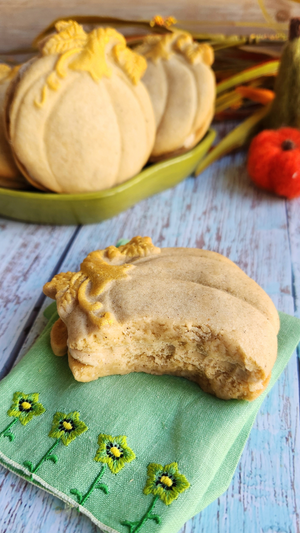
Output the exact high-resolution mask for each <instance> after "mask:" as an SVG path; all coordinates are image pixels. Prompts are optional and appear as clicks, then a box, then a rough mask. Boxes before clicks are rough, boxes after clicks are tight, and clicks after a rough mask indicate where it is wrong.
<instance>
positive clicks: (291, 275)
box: [0, 154, 300, 533]
mask: <svg viewBox="0 0 300 533" xmlns="http://www.w3.org/2000/svg"><path fill="white" fill-rule="evenodd" d="M299 204H300V202H299V201H298V200H296V201H294V202H290V203H288V204H287V205H286V202H285V201H284V200H282V199H279V198H276V197H273V196H271V195H267V194H265V193H263V192H261V191H259V190H257V189H256V188H255V187H254V186H253V185H252V184H251V182H250V181H249V179H248V177H247V175H246V172H245V156H244V154H236V155H234V156H228V157H225V158H223V159H222V160H221V161H220V162H218V163H216V164H214V165H213V166H212V167H210V168H209V169H208V170H207V171H206V172H205V173H203V174H202V175H201V176H199V177H198V178H197V179H193V178H189V179H187V180H186V181H185V182H183V183H181V184H180V185H178V186H177V187H176V188H174V189H172V190H169V191H166V192H164V193H162V194H160V195H157V196H155V197H153V198H150V199H148V200H145V201H143V202H140V203H139V204H138V205H136V206H135V207H133V208H132V209H130V210H128V211H127V212H125V213H122V214H120V215H119V216H118V217H115V218H113V219H111V220H107V221H105V222H103V223H102V224H98V225H91V226H85V227H82V228H80V230H79V231H78V232H77V233H76V234H74V233H73V234H72V231H73V230H70V233H67V232H68V229H67V228H53V232H54V233H53V234H52V239H53V240H52V241H51V242H50V243H49V241H48V242H47V246H46V244H45V247H46V248H47V247H48V249H49V251H46V252H45V253H46V254H48V255H47V257H48V261H50V262H51V261H52V263H51V265H52V266H51V268H52V269H53V264H54V263H55V261H56V260H57V257H58V255H59V252H58V251H55V260H54V259H52V258H51V253H50V252H51V251H52V252H53V251H54V250H53V249H55V248H56V247H57V246H58V241H62V242H64V243H68V244H69V250H68V252H67V253H66V255H65V257H63V256H62V257H61V259H62V260H61V262H60V265H59V270H60V271H66V270H77V269H78V267H79V264H80V262H81V261H82V259H83V258H84V257H85V256H86V255H87V253H89V252H90V251H91V250H93V249H97V248H103V247H105V246H107V245H109V244H112V243H115V242H116V241H117V240H118V239H119V238H121V237H126V238H130V237H132V236H133V235H137V234H140V235H151V236H152V238H153V241H154V242H155V244H157V245H159V246H196V247H201V248H206V249H210V250H215V251H218V252H221V253H223V254H225V255H227V256H228V257H230V259H232V260H233V261H235V262H236V263H237V264H238V265H239V266H241V267H242V268H243V269H244V270H245V271H246V272H247V274H249V275H250V276H251V277H253V278H254V279H255V280H256V281H257V282H258V283H259V284H261V285H262V287H263V288H264V289H265V290H266V291H267V292H268V293H269V294H270V296H271V297H272V299H273V301H274V302H275V304H276V305H277V307H278V309H279V310H282V311H285V312H287V313H290V314H293V311H294V305H296V309H298V303H297V302H299V294H298V291H299V287H300V285H299V283H300V281H299V275H300V260H299V247H300V237H299V235H300V233H299V216H298V212H299ZM44 230H45V231H48V232H49V228H48V229H47V228H45V229H44ZM28 231H31V232H33V233H32V234H34V231H37V233H36V238H37V239H39V238H40V237H41V235H45V234H42V233H38V232H41V231H42V228H37V227H35V226H29V227H26V226H24V225H22V224H17V223H11V222H9V223H6V225H5V228H4V229H3V236H4V234H5V235H6V237H5V242H6V243H8V242H10V241H11V240H12V238H13V236H14V235H19V237H18V238H19V239H20V234H21V232H25V234H26V232H28ZM47 235H48V236H49V233H48V234H47ZM72 237H73V240H72V241H71V242H70V239H71V238H72ZM44 238H46V237H44ZM24 239H25V237H24ZM26 239H27V242H28V243H29V238H28V237H26ZM54 241H56V244H55V245H54ZM28 246H29V249H28V250H26V253H25V254H23V255H22V256H21V265H20V267H19V270H18V272H19V273H21V272H23V271H24V272H25V271H26V272H27V271H28V265H30V264H32V262H33V257H34V254H35V253H36V252H35V249H34V246H33V245H31V247H30V245H29V244H28ZM40 246H42V244H40ZM59 246H60V244H59ZM63 246H64V245H62V246H61V248H60V250H63ZM5 249H6V252H5ZM9 249H10V248H9V247H8V244H6V245H5V247H2V255H3V257H4V258H5V256H6V255H7V254H8V255H9ZM50 249H51V250H50ZM38 250H40V248H38ZM43 250H44V248H43ZM15 253H16V252H15ZM60 253H61V254H62V251H61V252H60ZM40 254H42V252H40ZM7 261H8V262H9V261H11V259H10V258H9V257H8V258H7ZM37 263H38V264H39V265H40V266H39V268H38V269H37V270H36V278H35V280H34V281H33V280H31V281H30V283H29V281H27V279H25V281H23V289H22V290H23V291H25V292H24V294H28V292H29V291H28V290H27V288H26V287H27V286H28V287H29V286H30V287H31V286H34V287H35V290H36V297H37V298H38V297H39V294H40V290H41V286H42V284H43V283H44V281H45V279H46V278H47V277H49V276H48V272H49V271H50V270H51V268H50V267H48V266H45V262H44V263H41V262H40V263H39V262H37ZM10 264H11V265H15V264H17V263H16V261H15V262H14V263H10ZM42 265H44V266H43V268H42ZM45 269H47V273H46V272H45ZM13 275H14V274H13V273H12V272H11V273H10V274H9V271H8V272H7V274H6V276H7V278H6V279H7V283H10V279H12V277H13ZM27 283H28V285H27ZM19 290H21V285H20V288H19ZM14 298H16V296H15V293H13V299H14ZM294 298H295V299H294ZM14 301H15V300H14ZM295 302H296V303H295ZM33 305H34V303H33V301H32V300H31V301H30V302H28V304H27V307H26V309H27V312H30V310H31V309H32V306H33ZM44 305H45V304H44ZM23 312H25V308H24V310H23ZM3 316H4V318H3V320H4V322H3V328H4V323H5V320H7V324H8V320H9V319H8V316H7V319H5V316H6V315H5V314H4V315H3ZM12 324H13V325H15V322H14V321H13V322H12ZM13 325H12V326H11V327H10V328H9V329H8V333H7V335H8V337H7V338H6V334H3V337H2V342H3V341H5V342H4V344H5V345H6V346H9V345H10V344H9V343H10V338H11V333H10V332H11V331H12V328H13ZM43 326H44V319H43V318H42V314H41V312H40V313H39V314H38V317H37V320H36V321H35V323H34V325H33V327H32V328H31V330H30V332H29V334H28V336H27V338H26V341H25V344H24V345H23V349H22V351H21V354H22V353H24V352H25V350H27V349H28V348H29V346H30V344H31V343H32V342H33V341H34V339H35V338H36V336H37V335H38V334H39V332H40V331H41V330H42V328H43ZM3 331H4V329H3ZM1 346H2V344H1ZM299 455H300V442H299V382H298V370H297V359H296V357H295V356H294V357H293V358H292V360H291V362H290V363H289V365H288V367H287V369H286V371H285V372H284V374H283V375H282V377H281V378H280V380H279V381H278V383H277V384H276V385H275V387H274V388H273V389H272V391H271V392H270V394H269V395H268V397H267V399H266V400H265V402H264V404H263V406H262V409H261V411H260V413H259V415H258V417H257V420H256V423H255V425H254V428H253V430H252V432H251V435H250V438H249V440H248V443H247V446H246V448H245V450H244V452H243V455H242V458H241V460H240V462H239V466H238V469H237V471H236V473H235V475H234V478H233V480H232V483H231V485H230V487H229V489H228V490H227V492H226V493H225V494H224V495H223V496H222V497H220V498H219V499H218V500H216V501H215V502H214V503H212V504H211V505H210V506H209V507H207V508H206V509H205V510H204V511H202V513H200V514H199V515H198V516H196V517H194V518H193V519H192V520H190V521H189V522H188V523H187V524H186V525H185V527H184V528H183V529H182V531H181V533H208V532H209V533H237V532H239V533H240V532H241V533H299V532H300V528H299V523H300V521H299V503H300V501H299V494H300V477H299V474H297V472H298V473H299V464H300V460H299V459H300V458H299ZM0 508H1V509H3V512H2V513H1V514H0V533H8V532H14V533H21V532H22V533H31V532H32V531H35V533H63V532H66V531H68V533H92V532H93V533H96V531H97V528H95V526H93V525H92V524H91V522H90V521H89V520H88V519H86V518H84V517H82V516H80V515H78V513H77V512H76V511H74V510H71V509H69V508H67V509H65V508H64V506H63V504H62V503H61V502H60V501H59V500H57V499H56V498H54V497H52V496H50V495H48V494H46V493H45V492H43V491H42V490H38V489H36V488H35V487H32V486H30V485H28V484H27V483H25V482H24V481H22V480H20V479H18V478H17V477H16V476H15V475H14V474H11V473H8V472H6V471H5V470H4V469H3V468H1V469H0ZM153 533H154V532H153ZM174 533H176V532H174Z"/></svg>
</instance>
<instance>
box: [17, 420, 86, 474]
mask: <svg viewBox="0 0 300 533" xmlns="http://www.w3.org/2000/svg"><path fill="white" fill-rule="evenodd" d="M79 416H80V415H79V413H78V411H73V412H72V413H69V414H65V413H60V412H57V413H55V415H54V417H53V422H52V427H51V430H50V433H49V437H51V438H53V439H55V442H54V444H52V446H51V447H50V448H49V450H48V451H47V452H46V453H45V455H43V457H42V458H41V460H40V461H39V462H38V463H37V465H36V466H33V463H32V462H31V461H25V462H24V463H23V464H24V466H26V468H28V470H29V472H30V473H31V474H35V473H36V472H37V471H38V470H39V468H40V467H41V466H42V464H43V463H44V462H45V461H52V462H53V463H57V461H58V457H57V455H55V454H52V452H53V450H54V449H55V448H56V446H58V444H59V443H60V441H61V442H62V443H63V444H64V445H65V446H68V445H69V444H70V442H72V440H74V439H76V437H78V436H79V435H81V433H84V432H85V431H86V430H87V429H88V427H87V426H86V425H85V423H84V422H82V420H79ZM31 477H32V475H31Z"/></svg>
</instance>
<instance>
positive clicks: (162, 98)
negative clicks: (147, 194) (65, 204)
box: [0, 21, 215, 193]
mask: <svg viewBox="0 0 300 533" xmlns="http://www.w3.org/2000/svg"><path fill="white" fill-rule="evenodd" d="M55 28H56V33H55V34H52V35H50V36H49V38H48V39H47V40H46V41H44V42H43V43H42V46H41V51H40V54H39V55H38V56H36V57H34V58H33V59H31V60H30V61H28V62H27V63H25V64H23V65H21V66H20V67H17V68H14V69H10V67H8V66H6V65H0V186H2V187H9V188H26V187H32V186H33V187H35V188H36V189H40V190H42V191H51V192H56V193H82V192H95V191H101V190H103V189H108V188H111V187H113V186H115V185H117V184H119V183H122V182H124V181H126V180H128V179H130V178H132V177H133V176H135V175H136V174H138V173H139V172H140V170H141V169H142V168H143V166H144V165H145V164H146V163H147V162H148V161H149V160H150V161H157V160H161V159H165V158H169V157H172V156H173V155H177V154H180V153H184V152H185V151H187V150H189V149H191V148H192V147H193V146H195V145H196V144H197V143H198V142H199V141H200V140H201V138H202V137H203V136H204V135H205V133H206V131H207V129H208V128H209V125H210V122H211V120H212V117H213V114H214V101H215V79H214V74H213V71H212V69H211V64H212V63H213V51H212V48H211V47H210V46H209V45H206V44H198V43H195V42H194V41H193V39H192V37H191V36H190V35H189V34H188V33H183V32H180V31H174V32H172V33H168V34H165V35H152V36H147V37H145V39H144V42H143V43H142V44H141V45H139V46H138V47H137V48H136V49H134V50H132V49H131V48H129V47H128V46H127V45H126V40H125V38H124V36H123V35H122V34H120V33H119V32H117V31H116V30H115V29H113V28H96V29H94V30H92V31H91V32H89V33H88V32H86V31H85V30H84V29H83V27H82V26H80V25H79V24H78V23H77V22H75V21H60V22H58V23H57V24H56V25H55Z"/></svg>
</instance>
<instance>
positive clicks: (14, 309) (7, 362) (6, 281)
mask: <svg viewBox="0 0 300 533" xmlns="http://www.w3.org/2000/svg"><path fill="white" fill-rule="evenodd" d="M74 232H75V228H72V227H67V228H64V229H63V230H61V229H60V228H55V227H51V226H34V225H30V224H27V225H26V224H20V223H17V222H9V221H5V220H1V222H0V239H1V248H0V284H1V293H0V343H1V353H0V376H3V375H4V374H5V373H6V372H7V370H9V368H10V366H11V364H12V362H13V360H12V358H13V359H14V358H15V356H16V355H17V354H18V352H19V350H20V347H21V346H22V344H23V342H24V339H25V337H26V335H27V333H28V331H27V329H28V328H30V327H31V325H32V323H33V321H34V318H35V316H36V314H37V312H38V311H39V307H40V304H41V303H42V301H43V299H44V298H43V296H42V295H41V279H43V280H45V281H46V280H47V279H48V278H50V277H51V276H52V273H53V272H54V271H55V270H56V268H57V265H58V264H59V262H60V261H61V258H62V256H63V254H64V252H65V250H66V248H67V246H68V244H69V242H70V239H71V238H72V236H73V234H74Z"/></svg>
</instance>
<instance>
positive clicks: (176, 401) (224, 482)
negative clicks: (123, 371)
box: [0, 305, 300, 533]
mask: <svg viewBox="0 0 300 533" xmlns="http://www.w3.org/2000/svg"><path fill="white" fill-rule="evenodd" d="M53 312H54V307H53V305H52V306H50V308H48V316H49V314H50V315H51V313H52V317H51V318H50V320H49V324H48V326H47V328H46V329H45V331H44V332H43V334H42V335H41V336H40V338H39V339H38V341H37V342H36V343H35V345H34V346H33V348H31V350H30V351H29V353H28V354H27V355H26V356H25V357H24V358H23V359H22V361H21V362H20V363H18V365H17V366H16V367H15V368H14V369H13V370H12V371H11V373H10V374H9V375H8V376H7V377H6V378H5V379H4V380H3V381H2V382H1V384H0V406H1V408H0V462H1V463H2V464H3V465H4V466H6V467H7V468H9V469H10V470H12V471H13V472H16V473H17V474H18V475H20V476H22V477H23V478H25V479H27V480H30V481H32V482H33V483H35V484H37V485H39V486H41V487H43V488H45V489H46V490H48V491H50V492H52V493H53V494H55V495H56V496H58V497H59V498H61V499H62V500H64V501H65V502H68V503H70V504H71V505H74V506H75V507H77V508H79V510H80V511H81V512H82V513H85V514H86V515H87V516H89V517H90V519H91V520H92V521H93V522H94V523H95V524H97V525H98V526H99V527H100V528H101V530H103V531H108V532H119V533H126V532H129V533H135V532H138V531H140V530H143V531H145V533H147V532H148V533H150V532H151V533H155V532H157V533H175V532H176V531H178V530H179V529H180V528H181V527H182V525H183V524H184V523H185V522H186V520H188V519H189V518H191V517H192V516H194V515H195V514H196V513H198V512H199V511H201V510H202V509H203V508H204V507H206V506H207V505H208V504H209V503H211V502H212V501H213V500H214V499H215V498H217V497H218V496H219V495H220V494H222V493H223V492H224V491H225V490H226V489H227V487H228V485H229V483H230V480H231V478H232V475H233V473H234V470H235V468H236V465H237V463H238V460H239V457H240V455H241V452H242V450H243V447H244V445H245V442H246V440H247V437H248V435H249V432H250V430H251V426H252V424H253V422H254V419H255V416H256V414H257V412H258V410H259V408H260V405H261V403H262V401H263V399H264V397H265V395H266V394H267V392H268V390H270V387H272V385H273V384H274V382H275V381H276V380H277V379H278V377H279V375H280V373H281V372H282V370H283V369H284V367H285V365H286V364H287V362H288V360H289V358H290V357H291V355H292V353H293V351H294V349H295V347H296V346H297V344H298V342H299V340H300V321H299V320H297V319H296V318H293V317H290V316H288V315H285V314H280V319H281V329H280V333H279V353H278V359H277V361H276V364H275V367H274V369H273V373H272V379H271V383H270V385H269V387H268V389H267V391H266V392H265V393H264V394H263V395H262V396H261V397H260V398H258V399H257V400H255V401H254V402H251V403H248V402H245V401H234V400H231V401H223V400H219V399H217V398H214V397H213V396H210V395H208V394H205V393H204V392H202V391H201V389H200V388H199V387H198V386H197V385H196V384H194V383H191V382H189V381H187V380H185V379H183V378H177V377H171V376H151V375H148V374H142V373H140V374H129V375H128V376H109V377H106V378H101V379H99V380H97V381H93V382H91V383H78V382H76V381H75V380H74V378H73V376H72V374H71V372H70V370H69V367H68V363H67V358H66V357H55V356H54V355H53V353H52V351H51V348H50V342H49V334H50V328H51V326H52V324H53V322H54V321H55V320H56V319H57V315H56V312H55V313H54V315H53Z"/></svg>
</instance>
